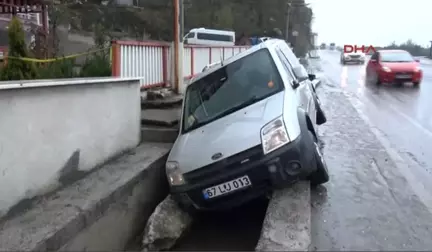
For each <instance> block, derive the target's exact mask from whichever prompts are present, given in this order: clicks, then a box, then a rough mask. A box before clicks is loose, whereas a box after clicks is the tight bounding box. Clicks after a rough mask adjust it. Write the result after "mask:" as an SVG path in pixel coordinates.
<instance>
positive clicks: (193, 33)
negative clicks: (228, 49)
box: [184, 28, 235, 46]
mask: <svg viewBox="0 0 432 252" xmlns="http://www.w3.org/2000/svg"><path fill="white" fill-rule="evenodd" d="M184 42H185V44H191V45H210V46H234V45H235V32H233V31H223V30H213V29H206V28H194V29H192V30H190V31H189V33H188V34H186V35H185V36H184Z"/></svg>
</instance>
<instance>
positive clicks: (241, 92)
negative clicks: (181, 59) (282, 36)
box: [182, 48, 284, 134]
mask: <svg viewBox="0 0 432 252" xmlns="http://www.w3.org/2000/svg"><path fill="white" fill-rule="evenodd" d="M283 89H284V85H283V82H282V79H281V77H280V75H279V71H278V70H277V67H276V65H275V63H274V61H273V58H272V57H271V55H270V52H269V51H268V49H266V48H263V49H260V50H258V51H256V52H254V53H252V54H250V55H248V56H245V57H243V58H240V59H238V60H236V61H234V62H232V63H230V64H227V65H225V66H223V67H221V68H219V69H217V70H216V71H214V72H212V73H210V74H209V75H207V76H205V77H203V78H202V79H199V80H197V81H195V82H193V83H191V84H189V86H188V88H187V90H186V94H185V105H184V108H183V120H182V133H183V134H184V133H186V132H188V131H191V130H193V129H196V128H199V127H201V126H203V125H206V124H208V123H210V122H212V121H215V120H217V119H219V118H221V117H224V116H226V115H229V114H231V113H234V112H236V111H238V110H240V109H242V108H244V107H247V106H249V105H251V104H253V103H256V102H258V101H260V100H263V99H265V98H267V97H269V96H271V95H273V94H276V93H278V92H280V91H282V90H283Z"/></svg>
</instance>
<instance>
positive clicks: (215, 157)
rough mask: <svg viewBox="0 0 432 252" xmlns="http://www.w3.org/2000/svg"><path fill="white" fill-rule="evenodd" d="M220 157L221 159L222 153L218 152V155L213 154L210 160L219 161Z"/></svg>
mask: <svg viewBox="0 0 432 252" xmlns="http://www.w3.org/2000/svg"><path fill="white" fill-rule="evenodd" d="M221 157H222V153H220V152H218V153H216V154H214V155H213V156H212V157H211V158H212V159H213V160H216V159H219V158H221Z"/></svg>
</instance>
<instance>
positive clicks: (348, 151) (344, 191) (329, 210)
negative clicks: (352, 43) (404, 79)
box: [311, 52, 432, 251]
mask: <svg viewBox="0 0 432 252" xmlns="http://www.w3.org/2000/svg"><path fill="white" fill-rule="evenodd" d="M321 58H322V59H321V62H319V63H318V65H320V67H321V68H322V70H323V71H324V75H323V78H324V81H323V85H322V87H321V88H319V89H318V93H319V95H320V97H322V103H323V106H324V107H325V111H326V112H327V115H328V119H329V120H328V123H327V124H325V125H323V126H321V127H320V136H321V139H322V142H323V144H324V155H325V159H326V161H327V164H328V166H329V170H330V173H331V174H330V175H331V182H330V183H328V184H326V185H325V186H322V187H319V188H318V189H316V190H313V191H312V195H311V197H312V227H311V231H312V246H311V250H387V251H388V250H430V249H431V248H432V241H431V239H430V237H432V214H431V203H432V197H431V194H430V192H432V188H431V185H432V183H431V182H432V176H431V174H430V171H429V168H430V167H432V166H431V165H432V155H431V154H432V148H430V147H432V144H431V141H430V140H431V137H432V134H431V131H432V120H431V119H432V118H431V116H430V115H429V114H430V113H428V110H429V108H431V105H432V100H431V99H430V96H432V86H431V85H432V66H427V65H423V68H424V75H425V77H424V81H423V83H422V86H421V88H420V89H418V90H416V89H414V88H412V87H404V88H394V87H380V88H377V87H376V86H373V85H365V82H364V66H358V65H348V66H341V65H340V64H339V53H338V52H322V53H321ZM350 101H351V102H350ZM351 103H354V104H355V107H356V108H357V110H356V109H355V108H354V107H353V106H352V105H351ZM359 112H360V115H361V116H362V117H363V118H364V119H366V120H363V118H360V117H359ZM389 153H390V154H389Z"/></svg>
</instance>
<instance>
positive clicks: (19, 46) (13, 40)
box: [0, 17, 37, 80]
mask: <svg viewBox="0 0 432 252" xmlns="http://www.w3.org/2000/svg"><path fill="white" fill-rule="evenodd" d="M8 38H9V48H8V57H9V58H8V59H7V64H6V65H5V66H4V67H2V69H1V74H0V78H1V80H25V79H34V78H35V77H36V76H37V73H36V68H35V65H34V63H33V62H29V61H24V60H22V59H18V58H27V57H28V52H27V47H26V44H25V39H24V30H23V27H22V24H21V22H20V20H19V19H18V18H17V17H13V18H12V20H11V22H10V24H9V29H8Z"/></svg>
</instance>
